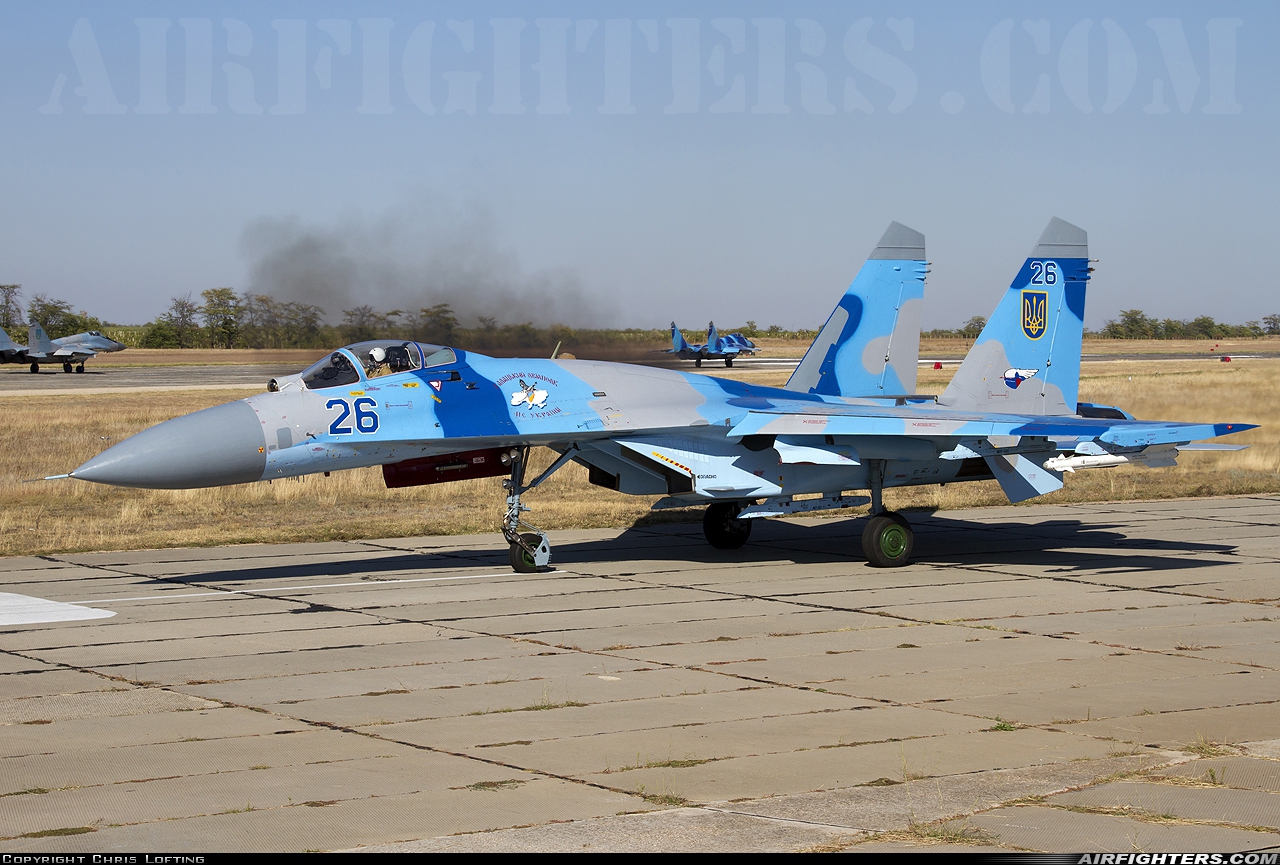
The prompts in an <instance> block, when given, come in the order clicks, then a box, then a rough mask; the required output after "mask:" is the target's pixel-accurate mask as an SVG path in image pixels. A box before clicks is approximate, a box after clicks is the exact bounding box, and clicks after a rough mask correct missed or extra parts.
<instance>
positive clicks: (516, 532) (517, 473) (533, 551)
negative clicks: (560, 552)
mask: <svg viewBox="0 0 1280 865" xmlns="http://www.w3.org/2000/svg"><path fill="white" fill-rule="evenodd" d="M577 450H578V447H577V445H570V446H569V448H568V450H566V451H565V452H564V453H562V454H561V455H560V457H559V458H558V459H557V460H556V461H555V462H553V463H552V464H551V465H550V466H549V467H548V468H547V470H546V471H544V472H543V473H542V474H540V475H538V476H537V477H536V478H534V480H533V482H532V483H530V484H527V485H526V484H525V483H524V470H525V467H526V465H527V464H528V462H529V448H528V447H518V448H512V449H511V450H510V451H508V452H507V453H504V454H503V455H502V462H503V464H504V465H510V466H511V477H509V478H508V479H507V480H505V481H503V482H502V488H503V489H505V490H506V491H507V512H506V515H505V516H504V517H503V520H502V536H503V537H504V538H506V539H507V543H508V544H509V545H510V548H509V550H508V558H509V560H510V562H511V570H513V571H515V572H516V573H517V574H533V573H537V572H538V571H539V570H540V569H542V568H545V567H546V566H547V563H548V562H550V561H551V542H550V541H548V540H547V533H546V532H544V531H542V530H541V529H539V528H538V527H537V526H534V525H531V524H529V523H526V522H525V521H524V520H523V519H521V518H520V515H521V514H522V513H525V512H526V511H528V510H529V508H528V507H526V506H525V505H522V504H521V503H520V496H522V495H524V494H525V493H527V492H529V490H531V489H533V488H534V487H536V486H538V485H539V484H541V483H542V482H543V481H545V480H546V479H547V478H549V477H551V476H552V475H553V474H555V473H556V472H557V471H559V470H560V469H561V468H562V467H563V466H564V465H565V464H566V463H567V462H569V460H571V459H573V455H574V453H575V452H576V451H577ZM521 526H523V527H524V528H526V529H532V531H528V532H521V531H520V527H521Z"/></svg>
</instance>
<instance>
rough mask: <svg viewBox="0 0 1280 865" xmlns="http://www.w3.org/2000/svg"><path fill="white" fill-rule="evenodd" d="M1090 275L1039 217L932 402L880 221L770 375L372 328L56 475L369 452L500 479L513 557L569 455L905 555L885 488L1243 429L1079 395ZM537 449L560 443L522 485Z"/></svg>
mask: <svg viewBox="0 0 1280 865" xmlns="http://www.w3.org/2000/svg"><path fill="white" fill-rule="evenodd" d="M1089 272H1090V268H1089V255H1088V248H1087V243H1086V236H1085V232H1084V231H1082V230H1081V229H1079V228H1076V227H1075V226H1073V225H1070V224H1068V223H1066V222H1063V221H1062V220H1059V219H1054V220H1052V221H1051V222H1050V223H1049V226H1048V227H1047V228H1046V229H1045V231H1044V233H1043V235H1041V237H1040V240H1039V242H1038V243H1037V244H1036V245H1035V247H1034V249H1033V250H1032V252H1031V255H1030V256H1029V257H1028V258H1027V260H1026V261H1025V262H1024V263H1023V265H1022V267H1021V268H1020V269H1019V270H1018V274H1017V276H1016V277H1015V278H1014V280H1013V284H1012V285H1011V286H1010V287H1009V289H1008V290H1007V291H1006V292H1005V294H1004V296H1003V297H1002V298H1001V300H1000V303H999V306H998V307H997V308H996V311H995V313H994V314H993V315H992V316H991V319H990V320H989V321H988V322H987V325H986V327H985V329H984V330H983V331H982V333H981V335H980V336H979V337H978V339H977V341H976V342H975V343H974V346H973V348H972V350H971V351H970V352H969V355H968V356H967V357H966V358H965V360H964V362H963V363H962V364H961V366H960V369H959V370H958V371H957V373H956V375H955V377H954V378H953V379H952V381H951V384H950V385H949V386H948V387H947V389H946V390H945V391H944V392H943V393H942V394H941V395H940V396H937V397H934V396H927V395H921V394H917V393H915V389H916V365H917V354H918V349H919V334H920V308H921V304H922V297H923V292H924V279H925V273H926V261H925V255H924V237H923V236H922V235H920V234H919V233H917V232H915V231H912V230H911V229H909V228H906V227H905V226H901V225H898V224H897V223H894V224H892V225H890V227H889V230H888V231H886V232H885V235H884V237H883V238H882V239H881V241H880V244H879V245H878V246H877V247H876V249H875V251H874V252H873V253H872V255H871V257H870V258H869V259H868V261H867V262H866V264H865V265H864V266H863V267H862V269H861V271H860V272H859V273H858V276H857V278H856V279H855V280H854V281H853V284H852V285H850V287H849V289H848V291H846V293H845V294H844V296H843V297H841V299H840V301H839V304H838V305H837V306H836V308H835V310H834V311H833V312H832V314H831V316H830V318H829V319H828V320H827V322H826V324H825V325H824V326H823V328H822V330H821V331H820V332H819V334H818V336H817V338H816V339H815V340H814V342H813V345H812V346H810V348H809V350H808V352H807V353H806V354H805V356H804V358H803V360H802V361H801V362H800V365H799V366H798V367H797V368H796V370H795V372H794V374H793V375H792V376H791V379H790V380H789V381H788V382H787V384H786V385H785V386H784V387H781V388H777V387H763V386H760V385H753V384H747V383H744V382H738V381H733V380H729V379H723V378H712V377H709V376H704V375H701V374H697V373H689V372H681V371H677V370H668V369H655V368H650V367H643V366H634V365H628V364H618V363H604V362H600V361H588V360H545V359H544V360H539V359H527V358H525V359H520V358H493V357H486V356H484V355H481V354H476V353H474V352H468V351H463V350H462V349H458V348H450V347H447V346H438V345H425V344H422V343H417V342H404V341H392V340H377V341H372V342H364V343H358V344H356V345H350V346H346V347H345V348H341V349H339V350H337V351H335V352H333V353H332V354H331V355H329V356H327V357H326V358H324V359H323V360H321V361H319V362H318V363H316V364H315V365H313V366H311V367H310V368H308V369H306V370H305V371H303V372H302V373H301V374H299V375H294V376H288V377H285V378H280V379H275V380H273V381H272V382H271V383H270V385H269V392H267V393H262V394H258V395H255V396H252V397H249V398H247V399H242V400H238V401H236V402H232V403H228V404H226V405H221V406H217V407H215V408H210V409H205V410H203V411H199V412H195V413H193V414H190V415H186V416H184V417H179V418H175V419H173V420H170V421H166V422H164V423H162V424H160V425H158V426H155V427H152V428H151V429H148V430H145V431H143V432H141V433H139V434H137V435H135V436H133V437H132V438H129V439H126V440H125V441H123V442H120V443H119V444H117V445H115V446H114V447H111V448H109V449H107V450H106V451H104V452H102V453H101V454H99V455H98V456H96V457H94V458H93V459H91V460H89V461H88V462H86V463H85V464H84V465H82V466H80V467H79V468H77V469H75V470H74V471H72V472H71V473H70V476H71V477H75V478H80V479H82V480H87V481H94V482H97V483H104V484H116V485H120V486H128V487H147V488H160V489H188V488H194V487H212V486H220V485H226V484H238V483H251V482H254V481H260V480H270V479H275V478H285V477H293V476H297V475H305V474H312V473H315V472H330V471H336V470H340V469H348V468H356V467H361V466H374V465H380V466H382V471H383V477H384V479H385V481H386V484H387V486H389V487H403V486H413V485H420V484H431V483H440V482H445V481H450V480H458V479H464V478H473V477H485V476H494V475H507V476H508V477H507V479H506V481H504V486H505V488H506V516H505V519H504V521H503V525H502V531H503V534H504V536H505V537H506V540H507V541H508V543H509V545H510V554H511V556H510V557H511V564H512V567H513V568H514V569H515V570H517V571H521V572H529V571H533V570H536V569H537V568H539V567H541V566H544V565H546V564H547V562H548V561H549V559H550V545H549V543H548V540H547V536H546V534H545V533H543V532H540V531H538V530H536V529H535V528H534V527H533V526H530V525H528V524H527V523H525V522H524V520H523V514H524V513H525V512H526V511H527V510H528V508H527V507H526V506H525V505H524V504H523V503H522V499H521V497H522V496H523V495H524V494H525V493H527V492H528V491H529V490H531V489H533V488H535V487H537V486H538V485H539V484H541V483H542V482H543V481H545V480H546V479H547V478H548V477H550V476H551V475H552V474H553V473H554V472H556V471H557V470H559V469H560V468H562V467H563V466H564V465H566V464H567V463H569V462H571V461H572V462H576V463H579V464H580V465H582V466H585V467H586V469H587V471H588V472H589V478H590V481H591V483H593V484H595V485H597V486H601V487H605V488H607V489H611V490H617V491H619V492H623V493H629V494H633V495H647V496H660V497H661V498H659V499H658V500H657V502H656V503H655V504H654V507H655V508H663V507H687V506H690V505H705V506H706V513H705V516H704V519H703V529H704V533H705V535H706V538H707V540H708V541H709V542H710V543H711V544H712V545H713V546H715V547H718V548H722V549H727V548H735V547H740V546H741V545H742V544H743V543H745V542H746V540H747V538H748V536H749V535H750V532H751V526H752V521H753V520H755V519H758V518H762V517H769V516H779V515H784V514H794V513H801V512H806V511H815V510H819V509H825V508H840V507H849V506H852V505H861V504H866V503H867V502H868V501H869V502H870V505H871V508H870V519H869V520H868V521H867V522H866V524H865V527H864V529H863V532H862V549H863V552H864V553H865V555H866V557H867V559H868V561H870V562H871V563H872V564H873V565H877V566H882V567H887V566H896V565H902V564H905V563H906V562H907V561H908V560H909V558H910V556H911V552H912V546H913V534H912V531H911V526H910V524H909V523H908V522H907V520H906V519H905V518H904V517H903V516H902V515H900V514H896V513H893V512H890V511H887V510H885V508H884V505H883V502H882V498H881V494H882V491H883V490H884V489H885V488H886V487H900V486H913V485H921V484H940V483H957V482H963V481H976V480H988V479H992V478H994V479H995V480H996V481H998V482H999V484H1000V486H1001V487H1002V489H1003V490H1004V492H1005V493H1006V494H1007V496H1008V498H1009V500H1010V501H1013V502H1017V501H1022V500H1024V499H1028V498H1031V497H1034V496H1039V495H1043V494H1045V493H1049V492H1052V491H1054V490H1057V489H1060V488H1061V487H1062V485H1063V480H1062V479H1063V473H1064V472H1072V471H1076V470H1079V469H1085V468H1093V467H1102V466H1115V465H1122V464H1126V463H1133V464H1138V465H1145V466H1162V465H1173V464H1174V461H1175V459H1176V456H1177V453H1178V451H1179V449H1186V448H1187V447H1188V446H1189V445H1190V443H1191V442H1196V441H1201V440H1203V439H1209V438H1214V437H1216V436H1221V435H1225V434H1227V433H1235V432H1241V431H1243V430H1246V429H1251V428H1252V427H1253V425H1251V424H1238V423H1172V422H1162V421H1141V420H1134V419H1133V418H1132V417H1130V416H1129V415H1127V414H1125V413H1124V412H1122V411H1120V410H1119V409H1116V408H1112V407H1108V406H1094V405H1091V404H1077V401H1076V397H1077V389H1078V385H1079V378H1080V347H1081V337H1082V333H1083V326H1084V304H1085V293H1086V287H1087V285H1088V280H1089ZM539 445H542V446H546V447H548V448H551V449H552V450H553V451H555V452H556V453H557V454H558V455H559V456H558V458H557V459H556V460H555V461H554V462H553V463H552V464H551V466H550V467H549V468H548V469H547V470H546V471H544V472H542V473H541V474H540V475H538V477H536V478H534V479H533V480H531V481H527V482H526V478H525V467H526V465H527V464H528V456H529V449H530V448H531V447H534V446H539ZM1199 447H1200V448H1210V449H1213V448H1224V447H1227V446H1223V445H1207V446H1206V445H1201V446H1199ZM864 490H865V491H867V493H868V497H862V496H854V495H851V494H850V493H851V492H859V491H864ZM815 494H816V495H817V496H818V497H816V498H815V497H812V496H813V495H815ZM800 495H807V496H809V497H807V498H803V499H800V498H797V496H800ZM522 528H523V529H527V530H526V531H522Z"/></svg>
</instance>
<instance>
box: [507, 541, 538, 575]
mask: <svg viewBox="0 0 1280 865" xmlns="http://www.w3.org/2000/svg"><path fill="white" fill-rule="evenodd" d="M520 538H521V540H523V541H524V542H525V543H526V544H528V545H529V546H531V547H533V548H534V549H535V550H536V549H537V548H538V545H539V544H541V543H542V538H541V537H539V536H538V535H535V534H534V533H533V532H525V533H524V534H522V535H521V536H520ZM508 556H509V558H510V561H511V570H513V571H515V572H516V573H517V574H536V573H537V572H538V566H537V565H536V564H535V563H534V561H533V556H531V555H529V554H528V553H527V552H525V549H524V547H522V546H520V545H519V544H512V545H511V549H510V550H509V551H508Z"/></svg>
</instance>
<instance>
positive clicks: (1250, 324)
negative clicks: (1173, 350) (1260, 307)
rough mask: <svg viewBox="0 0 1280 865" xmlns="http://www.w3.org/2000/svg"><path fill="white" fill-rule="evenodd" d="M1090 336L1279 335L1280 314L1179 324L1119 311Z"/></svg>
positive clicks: (1203, 318) (1204, 318)
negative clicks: (1258, 318) (1238, 321)
mask: <svg viewBox="0 0 1280 865" xmlns="http://www.w3.org/2000/svg"><path fill="white" fill-rule="evenodd" d="M1088 335H1090V336H1097V337H1101V338H1102V339H1238V338H1240V337H1246V338H1248V337H1258V336H1277V335H1280V314H1277V315H1267V316H1263V318H1262V320H1261V321H1246V322H1245V323H1244V324H1226V323H1224V322H1221V321H1215V320H1214V319H1213V317H1212V316H1208V315H1202V316H1200V317H1199V318H1193V319H1190V320H1181V319H1176V318H1166V319H1163V320H1161V319H1157V318H1153V317H1151V316H1149V315H1147V314H1146V313H1145V312H1143V311H1142V310H1140V309H1122V310H1120V317H1119V318H1116V319H1111V320H1109V321H1108V322H1107V324H1106V326H1105V327H1103V328H1102V330H1100V331H1098V332H1097V333H1096V334H1088Z"/></svg>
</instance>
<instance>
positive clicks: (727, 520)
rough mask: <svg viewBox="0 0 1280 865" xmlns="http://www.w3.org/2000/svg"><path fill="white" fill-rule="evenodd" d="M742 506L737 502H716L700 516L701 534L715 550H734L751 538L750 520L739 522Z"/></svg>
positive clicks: (708, 506)
mask: <svg viewBox="0 0 1280 865" xmlns="http://www.w3.org/2000/svg"><path fill="white" fill-rule="evenodd" d="M741 512H742V505H741V504H740V503H738V502H716V503H715V504H712V505H707V512H706V513H705V514H703V516H702V534H703V535H705V536H706V538H707V543H709V544H711V546H713V547H715V548H716V549H717V550H736V549H738V547H740V546H742V545H743V544H745V543H746V542H747V538H749V537H751V520H740V519H738V514H739V513H741Z"/></svg>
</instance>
